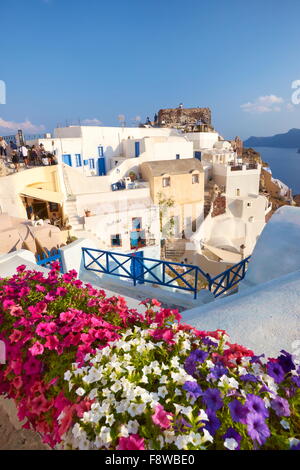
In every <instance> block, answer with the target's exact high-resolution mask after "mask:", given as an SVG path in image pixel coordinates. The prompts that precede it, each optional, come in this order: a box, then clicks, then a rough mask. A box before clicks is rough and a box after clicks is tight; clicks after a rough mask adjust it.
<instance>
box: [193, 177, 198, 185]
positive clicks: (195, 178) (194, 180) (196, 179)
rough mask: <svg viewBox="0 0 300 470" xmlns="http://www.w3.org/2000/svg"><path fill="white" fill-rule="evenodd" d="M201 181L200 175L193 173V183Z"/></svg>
mask: <svg viewBox="0 0 300 470" xmlns="http://www.w3.org/2000/svg"><path fill="white" fill-rule="evenodd" d="M198 183H199V175H192V184H198Z"/></svg>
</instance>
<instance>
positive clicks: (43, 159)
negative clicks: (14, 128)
mask: <svg viewBox="0 0 300 470" xmlns="http://www.w3.org/2000/svg"><path fill="white" fill-rule="evenodd" d="M0 156H1V158H3V159H4V158H5V159H6V162H7V163H9V158H10V159H11V163H13V165H14V168H15V171H19V169H20V164H21V163H23V164H24V167H25V168H30V167H33V166H42V165H45V166H46V165H56V164H57V160H56V158H55V155H53V154H52V153H50V152H47V151H46V150H45V148H44V145H43V144H40V145H39V146H36V145H32V146H29V145H25V144H22V145H20V146H17V144H16V143H15V142H13V141H12V140H11V141H10V142H9V144H7V142H6V141H5V139H4V138H3V137H0Z"/></svg>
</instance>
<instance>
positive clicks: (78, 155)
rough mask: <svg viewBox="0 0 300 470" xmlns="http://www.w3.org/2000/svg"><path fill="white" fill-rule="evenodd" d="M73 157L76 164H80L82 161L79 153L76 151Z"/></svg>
mask: <svg viewBox="0 0 300 470" xmlns="http://www.w3.org/2000/svg"><path fill="white" fill-rule="evenodd" d="M75 158H76V166H82V161H81V155H80V153H76V154H75Z"/></svg>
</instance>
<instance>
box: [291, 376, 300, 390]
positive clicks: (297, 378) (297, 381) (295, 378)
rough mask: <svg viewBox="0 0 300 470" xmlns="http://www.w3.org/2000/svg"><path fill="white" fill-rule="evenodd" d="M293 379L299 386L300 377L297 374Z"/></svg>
mask: <svg viewBox="0 0 300 470" xmlns="http://www.w3.org/2000/svg"><path fill="white" fill-rule="evenodd" d="M292 381H293V382H294V384H296V385H297V387H300V377H299V376H298V377H297V376H296V375H295V376H294V377H292Z"/></svg>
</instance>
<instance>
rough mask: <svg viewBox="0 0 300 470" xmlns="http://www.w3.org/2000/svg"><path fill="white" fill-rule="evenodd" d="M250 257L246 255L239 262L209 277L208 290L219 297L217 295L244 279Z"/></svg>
mask: <svg viewBox="0 0 300 470" xmlns="http://www.w3.org/2000/svg"><path fill="white" fill-rule="evenodd" d="M250 258H251V256H248V257H247V258H245V259H243V260H242V261H240V262H239V263H237V264H234V265H233V266H231V267H230V268H228V269H226V271H223V272H222V273H221V274H218V275H217V276H215V277H213V278H211V279H210V283H209V290H210V291H211V292H212V293H213V294H214V296H215V297H219V295H222V294H224V293H225V292H227V291H229V290H231V289H232V288H233V287H235V286H236V285H237V284H238V283H239V282H240V281H241V280H242V279H244V277H245V274H246V271H247V267H248V263H249V260H250Z"/></svg>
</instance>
